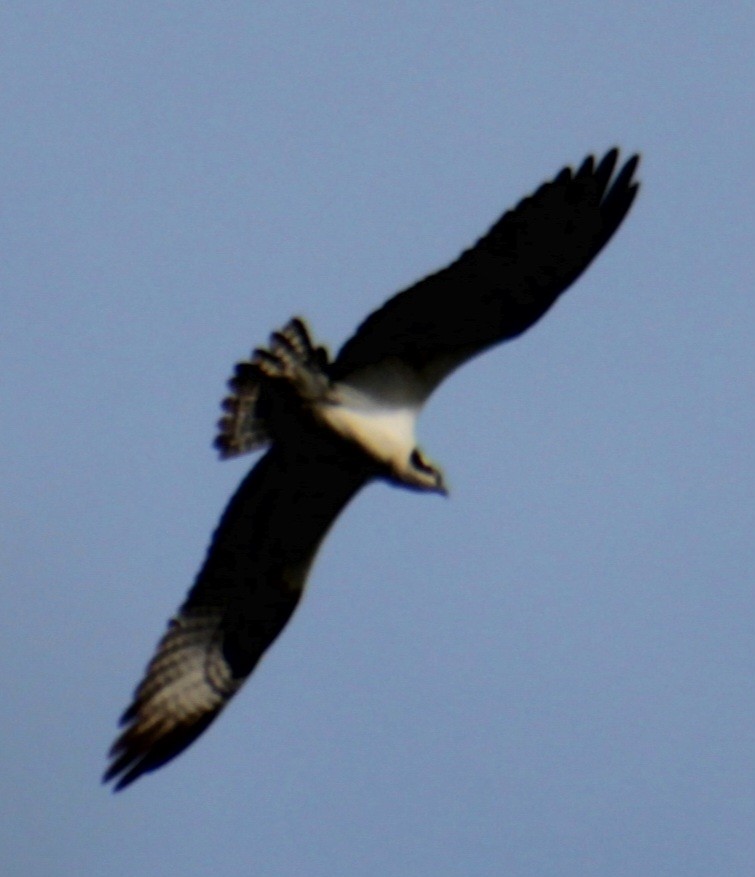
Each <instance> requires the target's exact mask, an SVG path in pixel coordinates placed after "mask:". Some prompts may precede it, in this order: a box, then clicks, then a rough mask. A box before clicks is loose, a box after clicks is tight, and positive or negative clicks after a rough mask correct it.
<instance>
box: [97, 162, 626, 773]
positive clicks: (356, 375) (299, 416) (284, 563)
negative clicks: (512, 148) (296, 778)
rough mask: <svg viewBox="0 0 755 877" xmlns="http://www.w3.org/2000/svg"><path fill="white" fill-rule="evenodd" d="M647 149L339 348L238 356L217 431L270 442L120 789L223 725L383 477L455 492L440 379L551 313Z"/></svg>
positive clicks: (544, 199) (276, 344) (123, 759)
mask: <svg viewBox="0 0 755 877" xmlns="http://www.w3.org/2000/svg"><path fill="white" fill-rule="evenodd" d="M638 161H639V157H638V156H636V155H635V156H632V157H631V158H630V159H629V160H628V161H626V163H624V165H623V166H622V167H620V168H619V169H618V170H617V162H618V150H616V149H612V150H610V151H609V152H608V153H606V155H605V156H604V157H603V158H602V159H600V161H598V162H596V161H595V159H594V158H593V157H592V156H588V157H587V158H586V159H585V160H584V161H583V162H582V164H581V165H580V166H579V168H578V169H577V170H576V171H573V170H572V169H571V168H569V167H567V168H564V169H563V170H562V171H561V172H560V173H559V174H558V175H557V176H556V177H554V179H553V180H551V181H550V182H547V183H545V184H543V185H542V186H541V187H540V188H539V189H538V190H537V191H536V192H535V193H534V194H532V195H530V196H529V197H528V198H525V199H524V200H523V201H521V202H520V203H519V204H518V205H517V206H516V207H515V208H514V209H513V210H510V211H509V212H507V213H505V214H504V215H503V216H502V217H501V218H500V219H499V220H498V221H497V222H496V223H495V225H493V227H492V228H491V229H490V231H488V233H487V234H486V235H484V237H482V238H480V240H479V241H477V243H476V244H474V246H472V247H471V248H470V249H468V250H466V251H465V252H464V253H462V254H461V256H460V257H459V258H458V259H457V260H456V261H455V262H453V263H452V264H451V265H449V266H448V267H447V268H443V269H442V270H440V271H438V272H436V273H435V274H431V275H430V276H428V277H426V278H424V279H423V280H420V281H419V282H418V283H415V284H414V285H413V286H411V287H409V288H408V289H406V290H404V291H403V292H400V293H398V294H397V295H395V296H394V297H393V298H391V299H389V300H388V301H387V302H386V303H385V304H384V305H383V306H382V307H381V308H379V309H378V310H376V311H375V312H374V313H372V314H370V316H369V317H367V319H366V320H365V321H364V322H363V323H362V324H361V326H359V328H358V329H357V331H356V332H355V333H354V335H353V336H352V337H351V338H350V339H349V340H348V341H347V342H346V343H345V344H344V345H343V347H342V348H341V350H340V351H339V353H338V355H337V356H336V357H335V358H334V359H331V358H330V356H329V354H328V351H327V350H326V348H324V347H321V346H318V345H317V344H315V343H314V342H313V340H312V337H311V335H310V333H309V330H308V328H307V326H306V324H305V323H304V321H303V320H301V319H298V318H295V319H293V320H291V321H290V322H289V323H288V324H287V325H286V326H285V327H284V328H283V329H281V330H280V331H279V332H274V333H273V334H272V335H271V337H270V341H269V344H268V346H267V347H266V348H259V349H257V350H255V351H254V352H253V354H252V356H251V358H250V359H249V360H248V361H245V362H241V363H239V364H238V365H237V366H236V369H235V373H234V376H233V377H232V378H231V380H230V381H229V387H230V390H231V395H230V396H229V397H228V398H227V399H225V401H224V403H223V407H224V412H225V413H224V416H223V417H222V419H221V420H220V423H219V434H218V437H217V439H216V441H215V446H216V448H217V449H218V451H219V452H220V456H221V457H222V458H229V457H235V456H238V455H240V454H244V453H246V452H248V451H254V450H257V449H261V448H265V447H266V448H267V449H268V450H267V452H266V453H265V455H264V456H263V457H262V458H261V459H260V460H259V461H258V462H257V464H256V465H255V466H254V468H253V469H252V470H251V471H250V472H249V474H248V475H247V476H246V478H245V479H244V480H243V481H242V483H241V485H240V487H239V488H238V490H237V491H236V493H235V495H234V496H233V497H232V498H231V500H230V502H229V503H228V506H227V508H226V509H225V511H224V512H223V515H222V517H221V519H220V523H219V524H218V527H217V529H216V531H215V534H214V535H213V537H212V541H211V543H210V547H209V550H208V552H207V556H206V558H205V561H204V564H203V566H202V568H201V569H200V571H199V574H198V576H197V578H196V581H195V583H194V586H193V587H192V588H191V590H190V591H189V594H188V596H187V598H186V601H185V602H184V604H183V605H182V606H181V607H180V609H179V610H178V612H177V614H176V615H175V617H174V618H172V619H171V620H170V621H169V623H168V629H167V631H166V633H165V635H164V636H163V637H162V639H161V640H160V642H159V643H158V646H157V649H156V651H155V654H154V656H153V658H152V660H151V661H150V662H149V665H148V667H147V669H146V671H145V674H144V678H143V679H142V681H141V682H140V684H139V686H138V687H137V689H136V691H135V693H134V697H133V701H132V703H131V705H130V706H129V707H128V709H127V710H126V712H125V713H124V714H123V717H122V719H121V725H122V726H123V732H122V733H121V735H120V736H119V737H118V739H117V740H116V741H115V743H114V744H113V747H112V749H111V750H110V758H111V762H110V766H109V768H108V770H107V772H106V774H105V776H104V781H105V782H109V781H111V780H114V781H115V789H116V790H118V789H122V788H124V787H125V786H127V785H129V784H130V783H132V782H133V781H134V780H135V779H137V778H138V777H139V776H141V775H142V774H144V773H147V772H149V771H152V770H154V769H155V768H158V767H160V766H161V765H163V764H165V762H167V761H170V760H171V759H172V758H174V757H175V756H176V755H178V754H179V753H180V752H182V751H183V750H184V749H185V748H186V747H187V746H189V745H190V744H191V743H192V742H193V741H194V740H196V738H197V737H198V736H199V735H200V734H201V733H202V732H203V731H204V730H205V729H206V728H207V727H208V725H210V724H211V723H212V722H213V721H214V719H215V718H216V717H217V716H218V715H219V713H220V712H221V711H222V710H223V708H224V707H225V706H226V704H227V703H228V702H229V701H230V699H231V698H232V697H233V695H234V694H236V692H237V691H238V690H239V688H240V687H241V686H242V685H243V683H244V681H245V680H246V679H247V677H248V676H249V675H250V673H251V672H252V670H253V669H254V667H255V666H256V664H257V662H258V661H259V660H260V658H261V657H262V655H263V654H264V653H265V651H266V650H267V648H268V647H269V646H270V645H271V643H272V642H273V641H274V640H275V639H276V637H277V636H278V634H279V633H280V632H281V630H283V628H284V627H285V625H286V623H287V622H288V620H289V618H290V617H291V615H292V613H293V611H294V609H295V608H296V606H297V604H298V603H299V600H300V598H301V596H302V593H303V590H304V585H305V582H306V580H307V575H308V573H309V570H310V568H311V566H312V562H313V560H314V558H315V555H316V553H317V550H318V547H319V546H320V544H321V543H322V540H323V538H324V537H325V535H326V533H327V532H328V530H329V529H330V527H331V525H332V524H333V522H334V521H335V519H336V518H337V517H338V515H339V514H340V512H341V511H342V510H343V508H344V507H345V506H346V505H347V504H348V502H349V500H350V499H351V498H352V497H353V496H354V495H355V494H356V493H357V492H358V491H359V490H360V489H361V488H362V487H364V485H365V484H367V483H368V482H370V481H372V480H373V479H376V478H377V479H384V480H386V481H389V482H391V483H393V484H395V485H398V486H402V487H408V488H411V489H413V490H417V491H427V492H430V493H440V494H445V492H446V488H445V484H444V480H443V474H442V472H441V470H440V469H439V468H438V466H437V465H436V464H435V463H433V462H432V461H431V460H429V459H428V458H427V457H426V456H425V454H424V452H423V451H422V450H421V449H420V448H419V447H418V446H417V443H416V439H415V422H416V419H417V416H418V414H419V412H420V411H421V409H422V406H423V405H424V403H425V402H426V401H427V399H428V397H429V396H430V394H431V393H432V392H433V390H435V388H436V387H437V386H438V384H439V383H440V382H441V381H442V380H443V378H445V377H446V376H447V375H448V374H450V373H451V372H452V371H453V370H454V369H455V368H456V367H457V366H459V365H461V364H462V363H463V362H465V361H466V360H468V359H470V358H471V357H473V356H476V355H477V354H478V353H481V352H482V351H484V350H486V349H487V348H489V347H492V346H493V345H494V344H498V343H499V342H501V341H505V340H507V339H509V338H514V337H516V336H517V335H519V334H521V333H522V332H524V331H525V330H526V329H528V328H529V327H530V326H531V325H532V324H533V323H535V322H536V321H537V320H539V319H540V317H542V315H543V314H544V313H545V312H546V311H547V310H548V309H549V308H550V306H551V305H552V304H553V303H554V302H555V301H556V299H557V298H558V297H559V295H561V293H562V292H564V290H566V289H567V288H568V287H569V286H570V285H571V284H572V283H573V282H574V281H575V280H576V279H577V278H578V277H579V276H580V274H582V272H583V271H584V270H585V269H586V268H587V267H588V266H589V265H590V263H591V262H592V260H593V259H594V258H595V257H596V256H597V255H598V253H599V252H600V251H601V250H602V249H603V247H604V246H605V245H606V244H607V243H608V241H609V240H610V239H611V237H612V236H613V234H614V232H615V231H616V229H617V228H618V227H619V225H620V224H621V222H622V220H623V219H624V217H625V216H626V214H627V212H628V211H629V208H630V207H631V205H632V202H633V200H634V198H635V195H636V194H637V189H638V185H639V184H638V183H637V182H635V181H634V179H633V177H634V174H635V170H636V168H637V164H638Z"/></svg>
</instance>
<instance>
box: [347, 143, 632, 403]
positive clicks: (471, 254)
mask: <svg viewBox="0 0 755 877" xmlns="http://www.w3.org/2000/svg"><path fill="white" fill-rule="evenodd" d="M617 159H618V150H616V149H612V150H611V151H610V152H608V153H607V154H606V155H605V156H604V158H603V159H601V161H600V162H599V163H598V164H597V165H596V164H595V161H594V159H593V157H592V156H589V157H588V158H586V159H585V161H584V162H583V163H582V165H581V167H580V168H579V169H578V170H577V171H576V173H575V172H573V171H572V169H571V168H565V169H564V170H562V171H561V173H560V174H558V176H557V177H556V178H555V179H554V180H552V181H551V182H549V183H545V184H544V185H543V186H541V187H540V188H539V189H538V190H537V191H536V192H535V193H534V195H531V196H530V197H529V198H525V199H524V200H523V201H521V202H520V203H519V204H518V205H517V207H515V208H514V209H513V210H511V211H509V212H508V213H506V214H504V215H503V217H502V218H501V219H499V220H498V222H497V223H496V224H495V225H494V226H493V227H492V228H491V229H490V231H489V232H488V233H487V234H486V235H485V236H484V237H483V238H481V239H480V240H479V241H478V242H477V243H476V244H475V245H474V246H473V247H472V248H471V249H469V250H467V251H466V252H464V253H462V255H461V256H460V257H459V259H457V260H456V262H454V263H453V264H452V265H450V266H449V267H447V268H444V269H443V270H441V271H438V272H437V273H436V274H432V275H430V276H429V277H426V278H425V279H424V280H421V281H419V283H416V284H415V285H414V286H412V287H410V288H409V289H407V290H404V291H403V292H400V293H399V294H398V295H396V296H394V297H393V298H391V299H389V301H387V302H386V303H385V304H384V305H383V306H382V307H381V308H380V309H379V310H377V311H375V312H374V313H372V314H371V315H370V316H369V317H368V318H367V319H366V320H365V321H364V322H363V323H362V325H361V326H360V327H359V328H358V329H357V331H356V333H355V334H354V335H353V336H352V337H351V338H350V339H349V340H348V341H347V342H346V343H345V344H344V346H343V348H342V349H341V351H340V352H339V354H338V356H337V357H336V360H335V363H334V364H333V366H332V368H331V373H332V376H333V377H334V378H335V379H336V380H346V381H347V382H348V383H356V384H359V383H360V381H362V382H364V383H367V384H369V383H371V382H374V383H377V384H380V382H381V381H383V382H385V381H386V380H390V378H386V377H385V375H386V374H390V373H391V372H393V373H395V374H397V375H398V377H399V380H401V381H404V382H406V381H407V380H408V381H412V382H416V386H417V387H418V388H419V390H420V395H422V396H424V397H426V395H428V394H429V393H430V392H432V390H433V389H434V387H435V386H436V385H437V383H438V382H439V381H440V380H442V378H443V377H445V375H447V374H448V373H449V372H450V371H451V370H452V369H453V368H455V367H456V366H457V365H459V364H461V362H463V361H464V360H466V359H468V358H469V357H471V356H474V355H475V354H477V353H479V352H480V351H482V350H484V349H485V348H486V347H489V346H490V345H492V344H496V343H498V342H500V341H503V340H505V339H507V338H513V337H515V336H516V335H519V334H520V333H521V332H523V331H524V330H525V329H527V328H528V327H529V326H531V325H532V324H533V323H534V322H536V321H537V320H538V319H539V318H540V317H541V316H542V315H543V314H544V313H545V312H546V311H547V310H548V308H549V307H550V306H551V305H552V304H553V302H554V301H555V300H556V299H557V298H558V296H559V295H560V294H561V293H562V292H563V291H564V290H565V289H567V287H568V286H569V285H570V284H571V283H573V282H574V281H575V280H576V279H577V278H578V277H579V275H580V274H581V273H582V272H583V271H584V270H585V269H586V268H587V266H588V265H589V264H590V263H591V262H592V260H593V259H594V258H595V256H597V254H598V253H599V252H600V251H601V249H602V248H603V247H604V246H605V245H606V243H607V242H608V241H609V240H610V238H611V236H612V235H613V233H614V232H615V231H616V229H617V228H618V227H619V225H620V224H621V221H622V220H623V219H624V217H625V216H626V214H627V211H628V210H629V208H630V207H631V205H632V201H633V200H634V197H635V195H636V193H637V188H638V184H637V183H636V182H633V181H632V176H633V174H634V172H635V169H636V167H637V163H638V161H639V158H638V156H636V155H635V156H633V157H632V158H630V159H629V160H628V161H627V162H626V163H625V164H624V166H623V167H622V168H621V169H620V170H619V172H618V174H617V175H616V176H615V177H614V178H613V180H612V179H611V178H612V176H613V172H614V168H615V167H616V162H617ZM376 367H377V368H376ZM371 373H372V374H373V375H375V374H376V375H377V376H376V378H374V379H373V377H371ZM386 392H390V390H389V389H388V390H386Z"/></svg>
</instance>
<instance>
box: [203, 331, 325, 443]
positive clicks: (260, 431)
mask: <svg viewBox="0 0 755 877" xmlns="http://www.w3.org/2000/svg"><path fill="white" fill-rule="evenodd" d="M329 361H330V357H329V355H328V351H327V349H326V348H325V347H317V346H315V344H314V343H313V341H312V338H311V336H310V334H309V331H308V329H307V326H306V324H305V323H304V321H303V320H301V319H300V318H299V317H294V318H293V319H292V320H290V321H289V322H288V323H287V324H286V325H285V326H284V327H283V328H282V329H281V330H280V331H278V332H273V334H272V335H271V336H270V341H269V346H268V348H257V349H256V350H255V351H254V352H253V354H252V357H251V359H250V360H244V361H243V362H239V363H238V364H237V365H236V367H235V370H234V374H233V377H232V378H231V379H230V380H229V381H228V388H229V389H230V391H231V395H229V396H227V397H226V398H225V399H224V400H223V402H222V408H223V411H224V412H225V413H224V414H223V416H222V417H221V418H220V420H219V421H218V435H217V437H216V438H215V442H214V445H215V447H216V448H217V450H218V452H219V453H220V457H221V459H229V458H231V457H237V456H240V455H241V454H246V453H247V452H249V451H254V450H258V449H259V448H263V447H265V445H268V444H269V443H270V442H271V440H272V436H271V434H270V429H269V424H268V423H267V420H266V418H265V415H264V412H263V411H262V410H261V409H260V405H259V402H260V395H261V391H262V388H263V386H264V385H265V384H268V385H269V384H270V382H274V381H285V382H286V383H288V384H291V385H292V386H293V387H294V388H295V390H296V392H297V394H298V395H299V396H300V397H301V398H302V399H312V398H318V397H320V396H321V395H322V394H323V392H324V391H325V389H326V388H327V385H328V383H329V379H328V377H327V367H328V364H329Z"/></svg>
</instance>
